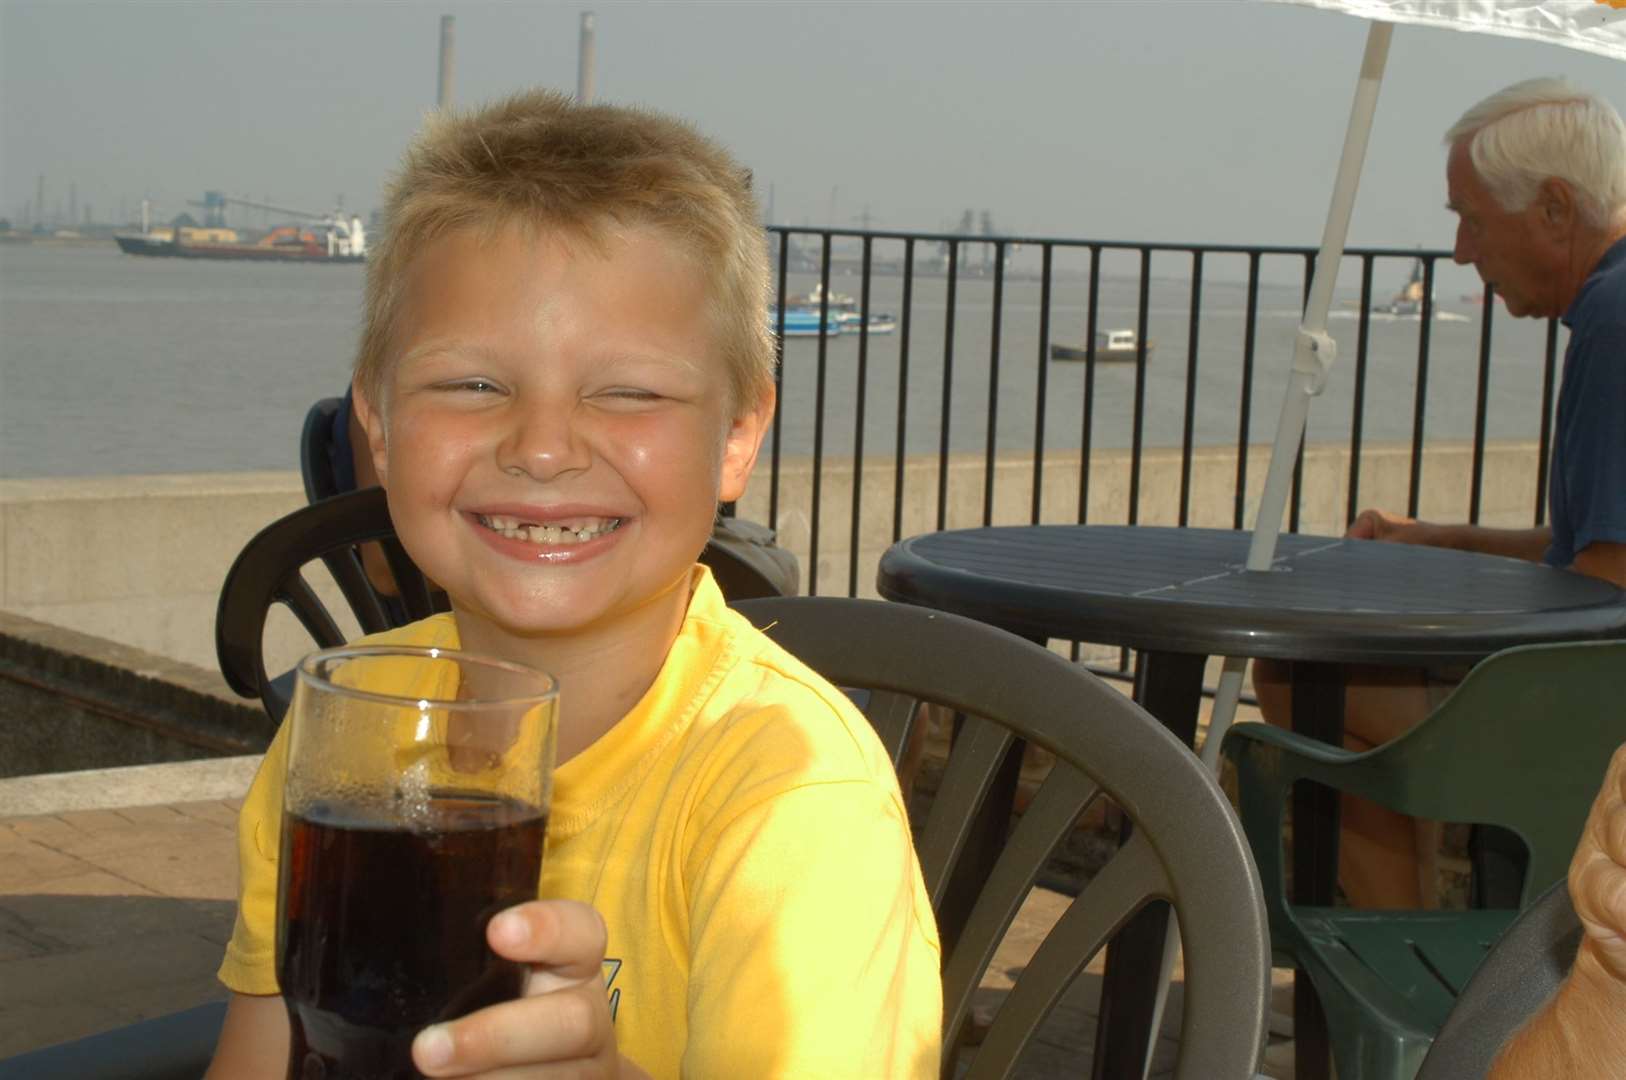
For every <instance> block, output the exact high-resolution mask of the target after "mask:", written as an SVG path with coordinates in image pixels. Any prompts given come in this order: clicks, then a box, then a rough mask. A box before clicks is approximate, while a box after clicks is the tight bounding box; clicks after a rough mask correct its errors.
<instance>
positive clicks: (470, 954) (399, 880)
mask: <svg viewBox="0 0 1626 1080" xmlns="http://www.w3.org/2000/svg"><path fill="white" fill-rule="evenodd" d="M409 816H410V818H411V821H412V824H410V825H409V824H406V823H404V822H401V821H389V822H383V821H377V820H368V819H367V818H366V817H365V816H362V815H359V814H353V813H347V812H346V811H344V810H342V809H338V808H333V807H325V806H317V807H315V808H312V809H310V810H307V811H305V812H303V813H300V814H292V813H284V815H283V822H282V860H281V865H280V869H279V874H278V881H277V889H278V895H277V901H278V911H280V912H282V919H281V921H280V923H279V925H278V942H277V978H278V981H279V983H280V985H281V987H282V994H283V997H284V999H285V1001H286V1003H287V1006H288V1019H289V1024H290V1026H291V1027H292V1041H291V1050H290V1057H289V1061H288V1076H289V1078H290V1080H339V1078H346V1080H349V1078H355V1080H361V1078H364V1077H365V1078H368V1080H372V1078H375V1077H376V1078H385V1077H388V1078H394V1077H403V1078H415V1077H418V1076H419V1075H420V1074H419V1073H418V1071H417V1070H416V1069H414V1068H413V1066H412V1053H411V1051H412V1039H413V1037H414V1036H415V1035H417V1033H418V1032H419V1031H421V1030H423V1028H424V1027H426V1026H427V1025H429V1024H432V1023H435V1022H436V1021H439V1020H450V1019H453V1018H455V1017H459V1016H463V1015H465V1014H467V1013H470V1012H473V1011H474V1010H476V1009H480V1008H484V1007H485V1006H487V1005H492V1004H495V1003H497V1002H499V1001H507V1000H509V999H512V998H514V997H517V996H518V995H519V992H520V990H521V988H522V985H523V978H524V969H523V967H522V966H521V965H519V964H516V963H513V962H511V961H508V960H503V959H501V958H500V957H498V956H496V955H495V954H494V953H492V951H491V949H490V948H489V947H488V946H487V945H486V938H485V930H486V923H487V922H488V921H490V919H491V917H492V916H493V915H495V914H496V913H497V912H499V911H501V910H503V909H504V908H507V907H512V906H513V905H515V904H518V903H522V902H524V901H526V900H534V899H535V898H536V887H537V878H538V876H539V875H540V873H541V870H542V838H543V833H544V831H545V827H546V824H547V819H546V817H545V816H543V815H541V814H539V813H538V812H537V811H536V810H535V809H533V808H530V807H526V806H522V805H520V804H517V803H514V802H509V801H505V800H501V799H497V798H495V797H492V796H489V795H468V794H462V793H455V792H433V793H431V795H430V797H429V799H428V802H427V805H419V806H417V807H416V808H415V809H414V812H413V813H412V814H411V815H409Z"/></svg>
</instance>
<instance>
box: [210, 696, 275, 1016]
mask: <svg viewBox="0 0 1626 1080" xmlns="http://www.w3.org/2000/svg"><path fill="white" fill-rule="evenodd" d="M287 733H288V727H287V725H286V724H285V725H283V727H282V729H281V730H280V731H278V732H277V736H276V738H275V739H273V740H272V741H271V747H270V749H269V750H267V751H266V754H265V760H264V761H262V762H261V763H260V771H259V772H258V773H257V774H255V777H254V783H253V784H252V785H250V787H249V789H248V795H247V797H246V798H245V799H244V800H243V809H242V810H241V811H240V812H239V813H238V815H237V923H236V925H235V926H234V927H233V928H232V935H231V940H230V941H229V942H228V943H227V944H226V955H225V958H224V959H223V960H222V961H221V963H220V971H219V977H220V981H221V982H223V983H225V984H226V986H227V988H229V989H231V990H234V991H236V992H237V993H239V994H276V993H280V989H279V988H278V986H277V957H276V946H277V939H276V930H277V853H278V849H279V845H280V843H281V832H282V781H283V776H284V775H285V772H286V765H285V762H286V760H287V758H286V754H287V738H286V736H287Z"/></svg>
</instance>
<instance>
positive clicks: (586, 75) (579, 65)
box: [576, 11, 593, 105]
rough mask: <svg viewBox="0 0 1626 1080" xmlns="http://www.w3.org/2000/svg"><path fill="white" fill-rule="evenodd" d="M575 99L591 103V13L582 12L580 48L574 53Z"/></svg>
mask: <svg viewBox="0 0 1626 1080" xmlns="http://www.w3.org/2000/svg"><path fill="white" fill-rule="evenodd" d="M576 100H577V101H579V102H581V103H582V104H583V105H591V104H592V103H593V13H592V12H591V11H584V12H582V35H581V49H580V51H579V52H577V54H576Z"/></svg>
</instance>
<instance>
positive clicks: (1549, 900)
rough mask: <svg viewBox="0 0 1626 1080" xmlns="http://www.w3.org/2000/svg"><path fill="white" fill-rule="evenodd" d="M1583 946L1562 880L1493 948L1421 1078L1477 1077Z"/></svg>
mask: <svg viewBox="0 0 1626 1080" xmlns="http://www.w3.org/2000/svg"><path fill="white" fill-rule="evenodd" d="M1580 947H1581V920H1580V919H1579V918H1577V917H1576V915H1575V907H1574V905H1572V904H1571V903H1570V890H1569V884H1568V882H1564V881H1560V882H1559V883H1558V884H1557V885H1554V886H1553V887H1552V888H1550V889H1548V890H1547V891H1546V892H1545V893H1543V894H1542V896H1541V898H1540V899H1538V900H1537V901H1536V902H1535V903H1533V904H1531V905H1530V906H1529V907H1527V908H1525V909H1524V910H1523V911H1522V912H1520V913H1519V917H1518V919H1516V920H1515V921H1514V923H1513V925H1512V926H1510V927H1508V928H1507V932H1506V933H1504V934H1503V935H1502V936H1501V937H1500V938H1498V939H1497V941H1496V944H1495V945H1493V946H1491V950H1490V952H1488V953H1487V954H1485V960H1484V962H1483V963H1482V964H1480V965H1479V970H1478V971H1475V972H1474V976H1473V978H1472V979H1470V980H1468V985H1467V986H1465V987H1463V990H1462V995H1461V996H1460V997H1458V998H1457V1003H1456V1005H1454V1006H1453V1007H1452V1009H1451V1013H1450V1015H1449V1016H1447V1017H1446V1018H1445V1026H1443V1027H1442V1028H1440V1033H1439V1034H1438V1035H1436V1036H1435V1037H1434V1045H1433V1046H1431V1047H1429V1050H1428V1056H1427V1057H1425V1058H1424V1059H1423V1066H1422V1068H1420V1069H1418V1070H1417V1080H1473V1078H1476V1077H1481V1076H1484V1075H1485V1073H1486V1072H1488V1071H1489V1070H1490V1067H1491V1063H1492V1062H1494V1061H1495V1060H1496V1054H1497V1051H1499V1050H1500V1049H1501V1048H1502V1045H1503V1044H1504V1043H1506V1042H1507V1040H1508V1039H1510V1038H1511V1037H1512V1036H1513V1033H1514V1032H1515V1031H1517V1030H1519V1028H1520V1027H1521V1026H1522V1025H1523V1024H1524V1022H1525V1021H1526V1020H1529V1019H1530V1017H1532V1016H1534V1015H1535V1013H1536V1011H1537V1010H1538V1009H1540V1008H1541V1007H1542V1006H1543V1005H1545V1004H1546V1003H1547V1001H1548V999H1549V998H1551V997H1552V996H1553V994H1555V993H1556V992H1557V991H1558V986H1559V984H1560V983H1562V982H1563V981H1564V977H1565V976H1566V975H1568V974H1569V970H1570V967H1571V966H1572V965H1573V964H1574V963H1575V953H1576V950H1577V949H1579V948H1580Z"/></svg>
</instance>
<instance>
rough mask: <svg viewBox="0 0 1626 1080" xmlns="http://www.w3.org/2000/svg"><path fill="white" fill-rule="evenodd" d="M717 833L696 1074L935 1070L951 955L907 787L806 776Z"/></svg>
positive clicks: (708, 843) (712, 838)
mask: <svg viewBox="0 0 1626 1080" xmlns="http://www.w3.org/2000/svg"><path fill="white" fill-rule="evenodd" d="M705 833H706V835H704V836H703V838H702V839H701V840H700V841H699V842H698V843H696V844H695V846H694V847H693V848H692V849H691V851H690V854H689V858H688V859H687V860H686V863H687V864H688V865H689V866H690V867H691V868H692V869H693V878H692V887H691V889H690V896H689V906H690V918H691V922H690V932H691V936H692V940H691V942H690V949H691V951H690V956H692V957H694V958H695V959H694V964H695V970H694V972H693V973H692V975H691V978H690V980H689V1001H688V1030H689V1043H688V1047H687V1050H686V1052H685V1055H684V1059H683V1068H682V1072H683V1075H684V1076H691V1077H707V1076H762V1077H769V1076H787V1077H788V1076H794V1077H836V1076H841V1077H852V1076H887V1077H922V1078H924V1077H935V1076H936V1075H937V1074H938V1057H939V1042H940V1039H941V1027H942V976H941V959H940V954H939V946H938V940H937V930H936V923H935V920H934V919H933V916H932V912H931V908H930V904H929V902H928V901H927V899H926V894H925V890H924V887H923V886H922V885H921V884H920V871H919V868H918V864H917V862H916V859H915V855H914V850H913V847H912V845H911V841H910V836H909V826H908V822H907V820H906V818H905V816H904V813H903V807H902V805H901V801H900V799H899V797H898V795H897V792H896V787H895V785H894V786H890V787H889V786H888V785H887V784H884V783H880V782H877V781H876V780H873V779H853V780H837V781H823V782H814V783H808V784H804V785H800V786H796V787H793V788H791V789H789V790H785V791H781V792H779V793H777V794H774V795H773V796H772V797H770V798H767V799H764V800H762V801H760V802H756V803H754V804H753V805H750V806H749V807H747V808H746V809H744V810H743V811H742V812H740V813H738V814H737V815H735V816H733V817H732V818H731V819H729V820H727V821H726V823H722V824H720V825H719V826H718V827H716V828H715V829H708V830H705Z"/></svg>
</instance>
